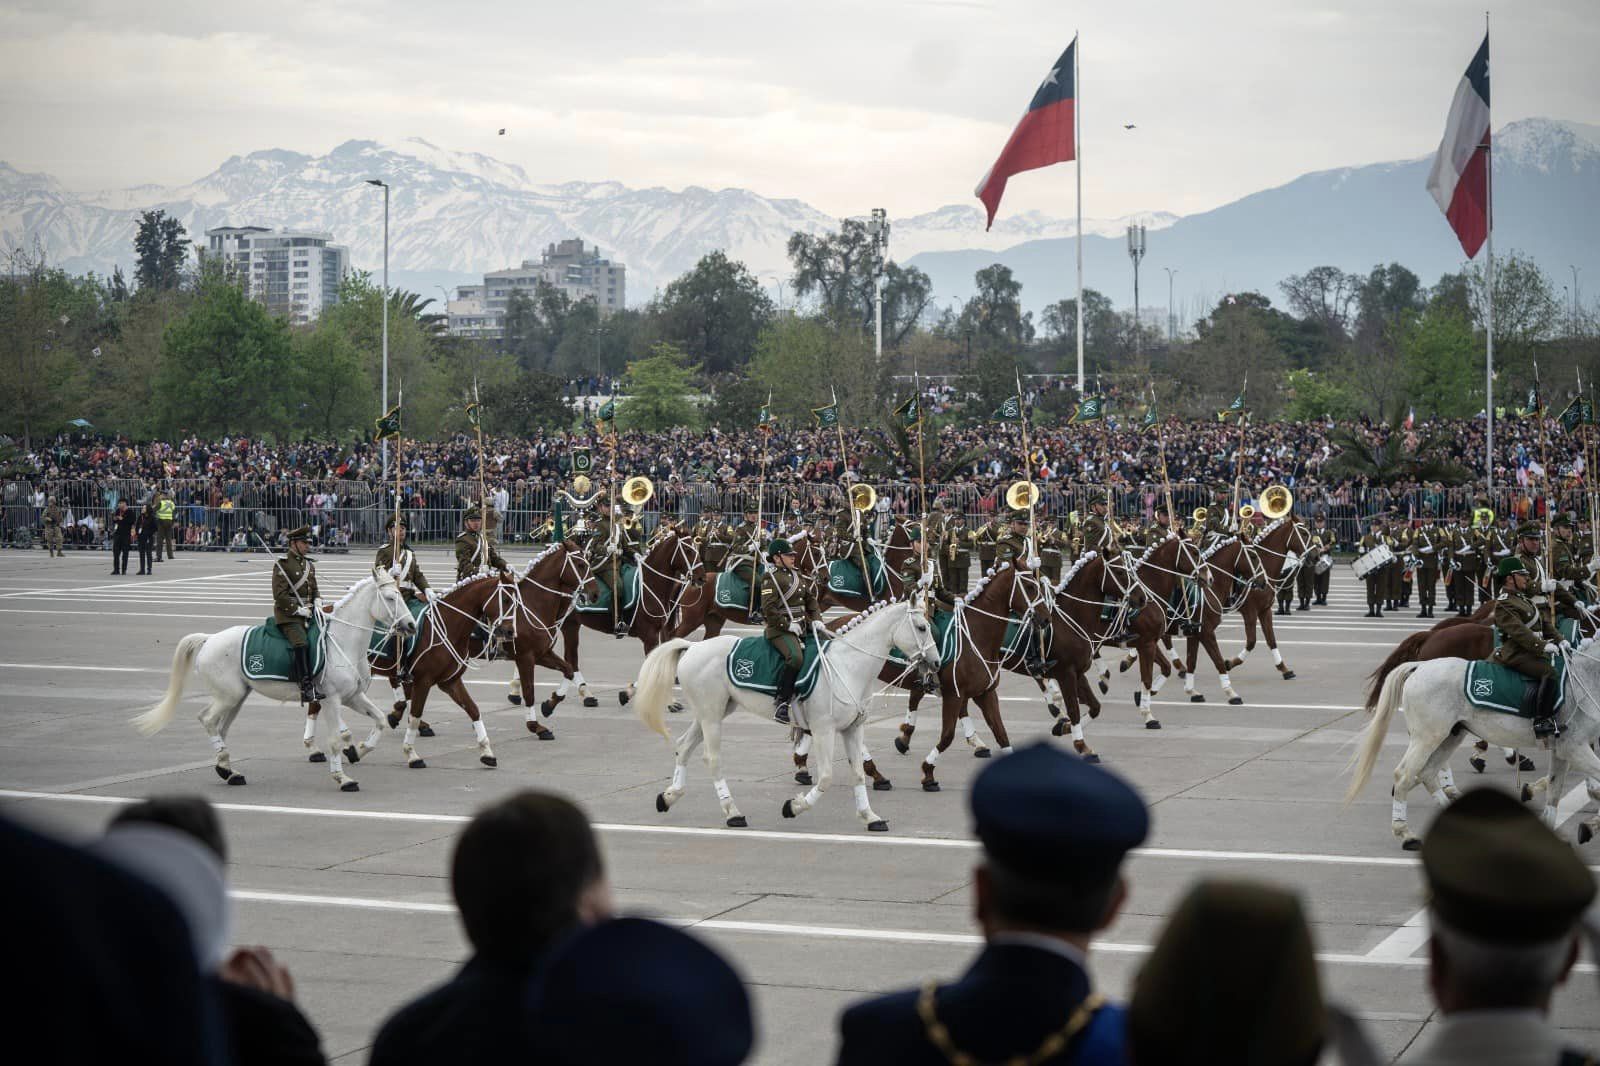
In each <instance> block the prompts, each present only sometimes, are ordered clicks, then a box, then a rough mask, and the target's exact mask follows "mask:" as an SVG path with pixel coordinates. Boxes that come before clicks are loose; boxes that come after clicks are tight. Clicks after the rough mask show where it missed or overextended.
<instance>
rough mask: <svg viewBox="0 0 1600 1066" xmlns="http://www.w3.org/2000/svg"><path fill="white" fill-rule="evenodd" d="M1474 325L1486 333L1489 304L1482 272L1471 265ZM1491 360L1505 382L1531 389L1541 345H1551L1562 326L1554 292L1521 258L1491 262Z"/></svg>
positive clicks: (1520, 255)
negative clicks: (1492, 317)
mask: <svg viewBox="0 0 1600 1066" xmlns="http://www.w3.org/2000/svg"><path fill="white" fill-rule="evenodd" d="M1467 279H1468V290H1469V292H1470V295H1471V301H1472V310H1473V315H1474V320H1475V322H1476V324H1477V326H1478V328H1479V329H1480V330H1482V331H1485V332H1487V329H1488V312H1489V299H1488V292H1487V283H1486V279H1485V277H1484V270H1483V267H1482V266H1481V265H1480V264H1477V263H1474V264H1472V265H1471V266H1470V267H1469V268H1468V271H1467ZM1493 303H1494V359H1495V367H1496V369H1498V370H1499V371H1500V373H1501V380H1502V381H1503V382H1504V381H1506V379H1507V378H1508V377H1510V378H1512V379H1514V380H1515V381H1516V382H1517V383H1518V384H1519V385H1524V384H1531V383H1532V380H1533V360H1534V358H1535V357H1536V356H1537V354H1538V346H1539V344H1540V343H1541V342H1543V341H1546V340H1548V339H1550V338H1551V337H1552V336H1554V334H1555V332H1556V327H1557V325H1558V323H1559V322H1560V320H1561V305H1560V301H1558V300H1557V299H1556V296H1555V286H1554V285H1553V284H1551V282H1550V279H1549V278H1548V277H1546V276H1545V274H1544V271H1542V270H1540V269H1539V265H1538V264H1537V263H1535V262H1534V261H1533V260H1532V259H1530V258H1528V257H1527V256H1526V255H1524V254H1523V253H1521V252H1517V251H1513V252H1512V253H1511V254H1510V255H1508V256H1502V257H1499V258H1497V259H1496V260H1495V264H1494V300H1493Z"/></svg>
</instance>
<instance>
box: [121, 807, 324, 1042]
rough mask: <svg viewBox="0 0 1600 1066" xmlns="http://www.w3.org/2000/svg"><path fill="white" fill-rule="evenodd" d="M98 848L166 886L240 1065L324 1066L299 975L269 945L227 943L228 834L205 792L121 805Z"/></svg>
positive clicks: (228, 919)
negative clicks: (298, 997) (297, 996)
mask: <svg viewBox="0 0 1600 1066" xmlns="http://www.w3.org/2000/svg"><path fill="white" fill-rule="evenodd" d="M96 850H97V851H99V852H100V853H101V854H103V855H105V856H106V857H107V858H109V859H112V860H113V861H115V862H119V863H121V864H123V865H125V866H127V867H128V868H130V869H132V870H134V871H135V872H136V873H139V874H140V875H142V876H143V877H145V878H146V879H147V880H149V881H151V882H152V883H154V884H155V885H157V886H159V887H160V888H162V889H164V890H165V891H166V892H167V894H168V895H169V896H170V897H172V899H173V900H174V901H175V902H176V903H177V904H178V909H179V910H180V911H182V912H183V914H184V916H185V917H186V918H187V919H188V922H189V932H190V936H191V938H192V939H193V942H194V947H195V953H196V958H197V960H198V961H199V964H200V968H201V970H202V971H203V972H204V973H206V974H207V975H209V977H210V984H211V986H212V988H213V990H214V991H215V992H216V995H217V1001H218V1003H219V1004H220V1005H221V1008H222V1018H223V1026H224V1029H225V1031H226V1035H227V1046H228V1049H229V1051H230V1052H231V1059H232V1061H233V1062H234V1063H235V1064H236V1066H320V1064H322V1063H323V1062H325V1061H326V1060H325V1059H324V1058H323V1054H322V1043H321V1040H320V1039H319V1038H318V1036H317V1031H316V1029H314V1028H313V1027H312V1025H311V1022H310V1021H309V1020H308V1019H307V1018H306V1016H305V1015H304V1014H303V1013H301V1011H300V1008H299V1007H297V1006H295V1003H294V978H292V977H291V976H290V975H289V971H288V970H287V969H286V968H284V966H283V965H281V964H280V963H279V962H278V961H277V960H276V959H275V958H273V956H272V953H271V952H270V951H268V950H267V949H266V948H264V947H241V948H235V949H234V950H233V951H231V952H230V951H228V950H227V944H228V933H229V926H230V918H231V915H230V911H229V907H228V897H227V883H226V881H225V879H224V877H223V872H222V871H223V864H224V863H226V862H227V859H228V846H227V841H226V839H225V838H224V837H223V835H222V823H221V821H220V820H219V819H218V818H217V812H216V810H215V808H213V807H212V806H211V804H210V803H208V802H207V801H206V800H204V799H201V798H200V797H199V796H157V797H154V798H152V799H148V800H145V801H143V802H142V803H135V804H133V805H132V806H129V807H125V808H124V809H123V810H121V811H119V812H118V813H117V815H116V817H115V818H113V819H112V820H111V824H110V826H108V827H107V829H106V835H105V836H104V837H103V838H102V839H101V840H100V842H99V843H98V844H97V845H96Z"/></svg>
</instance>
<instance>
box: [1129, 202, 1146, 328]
mask: <svg viewBox="0 0 1600 1066" xmlns="http://www.w3.org/2000/svg"><path fill="white" fill-rule="evenodd" d="M1128 258H1129V259H1132V260H1133V354H1134V355H1138V354H1139V351H1140V347H1141V341H1140V336H1139V334H1140V332H1141V331H1140V329H1139V260H1141V259H1143V258H1144V227H1143V226H1140V225H1132V226H1129V227H1128Z"/></svg>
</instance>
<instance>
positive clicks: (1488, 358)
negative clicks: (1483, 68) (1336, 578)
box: [1478, 11, 1494, 504]
mask: <svg viewBox="0 0 1600 1066" xmlns="http://www.w3.org/2000/svg"><path fill="white" fill-rule="evenodd" d="M1483 39H1484V43H1485V46H1487V44H1488V40H1489V12H1487V11H1485V12H1484V13H1483ZM1493 95H1494V94H1493V93H1492V92H1491V93H1490V97H1491V99H1492V98H1493ZM1484 105H1485V107H1487V108H1488V110H1489V112H1490V115H1491V117H1490V120H1489V132H1488V133H1486V134H1485V136H1484V142H1483V143H1482V144H1481V145H1479V146H1478V147H1479V148H1480V149H1481V150H1482V151H1483V193H1484V199H1485V200H1487V201H1488V203H1486V204H1485V205H1484V213H1485V219H1484V223H1485V229H1486V237H1487V239H1488V249H1489V257H1488V259H1487V260H1486V264H1487V269H1486V270H1485V271H1484V278H1485V286H1484V298H1483V303H1484V309H1485V310H1484V322H1485V324H1486V332H1487V333H1488V337H1487V340H1488V347H1487V349H1486V352H1485V355H1484V373H1483V395H1484V405H1483V414H1484V418H1485V419H1486V422H1485V425H1486V427H1487V432H1486V433H1485V434H1484V441H1483V448H1484V455H1483V474H1484V484H1485V485H1486V486H1487V487H1488V491H1489V493H1490V495H1491V497H1492V495H1493V493H1494V151H1493V150H1492V149H1491V147H1490V137H1491V136H1492V135H1493V132H1494V119H1493V117H1492V116H1493V112H1494V108H1493V105H1492V104H1491V103H1490V101H1489V100H1485V101H1484ZM1490 503H1491V504H1492V503H1493V499H1492V498H1491V500H1490Z"/></svg>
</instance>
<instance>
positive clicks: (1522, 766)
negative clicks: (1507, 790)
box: [1517, 755, 1534, 774]
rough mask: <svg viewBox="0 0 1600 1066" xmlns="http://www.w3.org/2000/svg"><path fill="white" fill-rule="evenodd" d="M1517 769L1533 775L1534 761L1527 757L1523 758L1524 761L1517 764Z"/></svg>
mask: <svg viewBox="0 0 1600 1066" xmlns="http://www.w3.org/2000/svg"><path fill="white" fill-rule="evenodd" d="M1517 769H1518V770H1521V771H1522V772H1523V773H1525V774H1527V773H1532V772H1533V769H1534V766H1533V760H1532V759H1530V758H1528V757H1527V756H1526V755H1524V756H1522V761H1521V762H1520V763H1518V764H1517Z"/></svg>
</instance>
